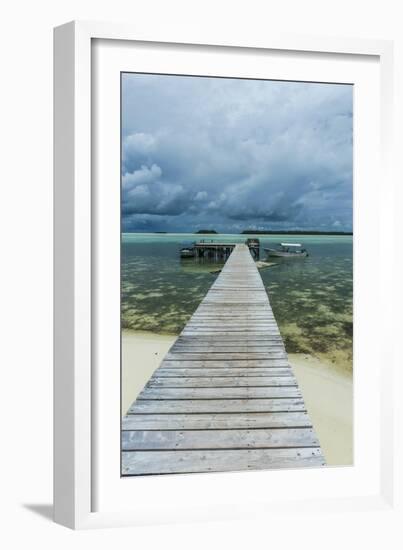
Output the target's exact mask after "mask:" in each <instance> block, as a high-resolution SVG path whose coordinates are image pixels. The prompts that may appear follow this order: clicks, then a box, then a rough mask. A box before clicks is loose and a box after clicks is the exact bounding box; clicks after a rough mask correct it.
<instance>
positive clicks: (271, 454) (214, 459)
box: [122, 447, 325, 475]
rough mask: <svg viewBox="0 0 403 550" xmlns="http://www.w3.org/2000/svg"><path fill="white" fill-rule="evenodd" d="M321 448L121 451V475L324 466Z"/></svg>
mask: <svg viewBox="0 0 403 550" xmlns="http://www.w3.org/2000/svg"><path fill="white" fill-rule="evenodd" d="M324 465H325V461H324V459H323V456H322V453H321V451H320V448H319V447H317V448H314V447H310V448H307V449H244V450H237V451H229V450H225V451H218V450H215V451H153V452H147V451H145V452H144V451H143V452H139V451H124V452H123V453H122V473H123V474H124V475H150V474H173V473H196V472H228V471H238V470H268V469H284V468H316V467H320V466H324Z"/></svg>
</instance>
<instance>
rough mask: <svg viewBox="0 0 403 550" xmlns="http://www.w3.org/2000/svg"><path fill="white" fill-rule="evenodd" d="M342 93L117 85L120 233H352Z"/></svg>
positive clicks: (160, 82)
mask: <svg viewBox="0 0 403 550" xmlns="http://www.w3.org/2000/svg"><path fill="white" fill-rule="evenodd" d="M352 109H353V106H352V87H351V86H349V85H334V84H310V83H298V82H273V81H257V80H238V79H221V78H199V77H187V76H158V75H141V74H124V75H123V76H122V149H123V150H122V187H123V192H122V201H123V202H122V217H123V230H124V231H168V232H171V231H172V232H187V231H195V230H197V229H209V228H212V229H216V230H217V231H220V232H226V233H232V232H234V233H236V232H239V231H242V230H243V229H249V228H253V229H274V230H276V229H277V230H278V229H314V230H324V231H328V230H334V231H336V230H337V231H351V230H352V140H353V134H352Z"/></svg>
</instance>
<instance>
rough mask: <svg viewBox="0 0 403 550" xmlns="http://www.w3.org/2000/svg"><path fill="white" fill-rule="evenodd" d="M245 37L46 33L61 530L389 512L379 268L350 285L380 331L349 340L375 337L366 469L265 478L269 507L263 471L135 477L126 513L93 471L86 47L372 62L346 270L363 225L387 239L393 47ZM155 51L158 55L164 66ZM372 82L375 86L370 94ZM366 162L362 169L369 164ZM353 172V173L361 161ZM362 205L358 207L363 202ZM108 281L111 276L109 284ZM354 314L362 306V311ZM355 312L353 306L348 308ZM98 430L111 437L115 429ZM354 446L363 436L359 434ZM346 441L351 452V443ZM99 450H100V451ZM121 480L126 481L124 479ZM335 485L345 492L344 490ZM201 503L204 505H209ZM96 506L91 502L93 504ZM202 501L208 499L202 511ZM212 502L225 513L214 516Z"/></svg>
mask: <svg viewBox="0 0 403 550" xmlns="http://www.w3.org/2000/svg"><path fill="white" fill-rule="evenodd" d="M248 36H249V38H247V39H246V38H244V39H241V38H239V37H230V36H229V33H226V34H225V38H222V37H219V38H218V37H215V36H213V35H212V34H211V33H209V32H208V31H204V32H203V33H202V36H200V37H194V36H188V35H187V33H186V30H183V32H181V33H180V35H179V34H178V33H175V36H170V34H169V31H167V33H166V35H164V36H158V37H156V36H150V35H148V34H147V33H146V32H142V31H141V30H138V29H136V28H133V27H131V26H130V25H118V24H109V23H90V22H72V23H68V24H66V25H63V26H61V27H58V28H56V29H55V39H54V61H55V65H54V69H55V70H54V86H55V103H54V110H55V111H54V114H55V147H54V158H55V173H54V177H55V228H54V230H55V269H54V275H55V335H54V343H55V369H54V464H55V468H54V505H55V521H56V522H58V523H61V524H63V525H66V526H68V527H71V528H90V527H105V526H112V525H115V526H117V525H141V524H150V523H154V522H155V523H162V522H179V521H197V520H200V519H210V520H211V519H212V520H214V519H220V518H221V519H224V518H236V517H261V516H263V515H264V514H265V513H268V511H269V510H270V511H274V510H277V511H278V510H279V509H281V505H282V504H284V502H286V503H287V506H288V510H289V511H290V513H298V511H301V510H302V509H303V508H305V507H306V505H307V502H309V503H310V508H311V510H312V511H313V512H315V511H317V510H323V509H328V510H335V509H338V508H340V507H343V506H345V505H346V503H348V506H349V508H351V509H357V510H366V509H374V508H375V509H384V508H385V507H388V506H391V505H392V502H393V467H392V465H393V448H394V447H393V431H392V428H391V418H392V417H393V414H394V409H393V402H392V399H391V395H390V393H387V388H388V386H389V385H390V384H391V380H392V375H393V366H394V361H395V357H394V355H393V348H391V347H387V346H386V345H385V349H386V350H387V351H386V352H385V353H386V355H385V354H384V355H383V359H384V360H383V362H382V365H381V367H382V368H379V367H380V355H379V349H378V348H379V347H380V346H381V345H382V343H384V344H386V342H387V338H388V330H389V329H390V328H391V327H390V323H391V322H392V319H391V318H388V315H387V311H388V305H387V304H388V297H389V292H392V289H393V285H394V284H395V283H394V280H393V274H392V273H391V272H389V271H388V270H386V269H379V270H374V273H373V274H372V275H371V276H368V282H367V286H366V287H365V284H364V283H362V291H360V292H358V293H356V295H355V299H357V300H360V299H361V300H362V299H363V298H364V299H365V296H366V293H369V292H370V291H371V289H373V288H374V287H375V286H376V285H382V289H383V291H382V293H379V295H378V294H377V295H376V296H374V299H373V307H374V308H375V310H376V311H377V318H378V323H380V324H381V325H382V329H381V330H380V331H377V332H376V333H374V332H372V333H371V332H368V330H369V328H368V326H364V325H365V322H364V321H363V324H362V329H361V331H360V332H361V335H359V337H360V338H361V339H362V340H364V339H365V338H367V340H368V341H370V342H371V341H372V340H373V336H376V337H377V338H378V341H377V343H376V345H377V346H378V347H377V348H376V349H375V348H374V347H373V348H371V350H370V351H371V352H372V353H371V355H370V354H369V351H368V356H365V352H364V353H363V354H362V358H363V359H364V360H366V359H367V360H368V361H370V362H371V361H372V364H373V369H372V371H371V370H370V372H369V376H368V379H369V382H368V384H370V385H369V386H368V388H367V389H368V391H369V392H370V393H371V392H372V393H371V395H372V397H374V398H375V399H377V400H379V402H377V405H376V406H374V409H376V417H375V416H374V418H372V417H371V421H374V422H375V426H379V433H377V435H376V437H375V436H374V438H373V441H374V447H373V455H374V456H373V460H372V461H371V460H369V461H368V464H370V466H368V465H366V464H362V463H360V460H358V463H357V464H355V465H354V467H352V468H350V469H349V470H347V469H344V470H343V469H341V468H339V469H337V468H336V469H333V471H332V472H330V473H329V474H322V473H321V472H318V471H298V472H295V471H294V472H287V473H283V472H282V473H281V474H280V473H278V472H271V473H270V474H271V476H272V477H271V478H270V479H271V483H272V486H273V495H274V496H272V497H270V498H269V496H268V495H262V494H260V493H259V487H260V486H262V483H264V482H265V479H267V472H247V473H234V474H232V473H231V474H214V476H213V479H212V480H210V481H209V479H208V478H211V475H210V474H207V475H204V476H202V477H200V476H197V475H195V476H194V475H192V476H163V477H158V476H157V477H149V478H143V479H141V480H137V485H136V488H135V489H133V485H131V488H130V489H129V491H134V490H135V492H136V495H137V496H138V495H139V494H141V495H142V496H143V497H144V499H143V500H142V505H141V506H139V505H135V504H134V503H132V504H130V502H128V501H127V499H126V498H125V497H123V496H122V498H120V495H121V494H122V493H121V492H120V488H119V487H118V485H119V483H118V481H116V483H115V481H113V478H114V476H115V477H116V475H118V474H119V475H120V472H118V474H117V473H116V472H113V473H112V472H110V469H111V464H113V460H115V459H111V461H110V462H109V461H108V460H106V461H103V464H101V465H100V464H99V462H98V460H97V452H98V453H99V450H100V445H104V443H101V444H100V443H99V441H98V440H99V433H97V432H99V430H96V429H95V427H96V426H97V415H98V414H99V407H98V406H97V401H98V400H99V399H104V398H105V391H106V390H105V388H106V387H107V385H106V384H105V383H103V384H102V383H101V384H100V383H99V381H98V380H97V376H96V373H97V369H96V362H97V357H98V355H99V349H98V348H97V342H96V339H95V337H94V335H95V334H96V331H97V325H98V324H99V323H102V319H101V318H104V317H105V315H104V314H105V309H104V308H105V305H104V306H102V304H101V306H100V307H99V306H98V300H99V292H98V286H97V285H98V284H107V281H108V279H106V283H99V281H98V282H97V283H96V284H94V281H95V279H96V277H95V275H96V273H95V272H96V270H97V269H99V267H100V264H99V259H98V256H97V253H96V246H95V245H94V243H95V242H96V239H97V232H99V231H100V226H99V216H104V215H107V213H106V214H105V212H104V211H103V209H104V206H103V205H104V204H105V199H102V200H101V201H99V200H98V198H97V194H96V190H95V187H94V185H95V184H94V179H93V173H94V172H95V171H96V169H94V170H93V168H94V167H95V165H94V164H93V163H94V159H93V157H92V155H93V147H94V141H95V138H94V134H93V127H92V122H93V121H92V114H94V113H96V106H95V105H93V98H92V97H93V96H92V93H94V90H93V89H92V82H93V80H92V79H93V78H94V66H95V64H94V57H93V48H94V44H95V43H96V41H100V40H106V41H115V42H114V44H116V45H117V47H119V45H120V46H121V47H122V48H126V49H127V47H128V45H130V43H132V44H133V45H136V44H137V45H142V47H144V48H145V51H146V50H147V47H148V46H149V47H150V48H151V49H152V48H154V50H155V51H157V57H158V56H159V59H160V60H161V59H164V60H165V61H166V59H168V58H169V47H170V44H171V45H173V44H175V48H176V50H179V51H181V50H183V51H185V50H186V51H187V53H188V54H189V53H190V54H192V52H193V51H194V52H195V53H196V52H197V53H198V54H200V53H201V55H202V54H203V51H205V49H207V48H208V52H209V55H210V56H211V55H213V57H214V56H216V57H219V56H220V55H221V53H223V52H234V51H235V50H236V51H237V52H238V53H240V54H241V55H242V56H244V57H246V58H247V57H248V56H253V55H264V54H265V52H266V53H269V52H275V53H276V52H277V53H278V54H281V55H283V56H284V59H285V57H287V56H292V55H297V57H299V58H301V56H306V57H307V58H309V57H312V58H313V57H315V56H317V55H319V54H320V55H322V56H323V60H324V62H325V63H326V66H327V65H328V64H330V67H329V69H327V70H328V71H329V73H331V72H332V69H331V64H332V62H335V63H337V62H339V61H340V62H342V61H343V60H348V59H350V57H351V58H352V57H353V56H355V57H357V56H359V57H360V59H361V60H362V62H363V63H364V64H365V62H366V60H368V61H370V60H372V61H373V62H374V63H375V65H376V69H375V70H374V71H372V73H371V74H372V76H371V77H370V78H372V77H374V78H376V79H378V80H377V81H376V82H375V81H371V82H373V83H375V88H374V90H373V94H374V95H373V97H372V101H375V102H376V101H378V100H379V103H380V105H379V114H380V120H379V121H378V123H376V120H375V119H374V121H375V122H374V124H375V125H374V126H373V127H372V129H373V130H374V131H376V135H375V137H374V136H373V135H372V138H371V139H372V141H368V142H364V141H362V143H363V149H362V150H361V153H362V154H364V153H365V150H364V148H365V146H368V150H367V151H366V152H367V153H368V152H370V155H371V158H372V157H373V158H374V159H376V160H374V161H373V162H378V156H379V166H378V165H376V166H377V167H378V168H379V169H380V170H382V172H381V173H382V175H383V176H384V177H383V183H382V190H381V189H380V188H379V186H377V185H376V174H378V175H379V174H380V172H376V173H374V174H371V173H368V174H365V175H366V176H367V177H368V182H370V181H371V182H372V183H370V184H369V186H368V193H367V195H368V199H365V197H366V195H365V194H360V197H361V198H362V204H363V205H364V206H363V207H362V208H363V210H368V209H370V210H369V211H368V213H367V214H366V215H364V214H362V215H360V220H361V222H360V224H359V227H358V234H359V238H360V239H361V241H360V242H362V243H363V249H364V252H363V253H362V256H361V255H360V254H358V257H355V269H356V267H357V265H358V269H362V270H364V269H365V267H366V266H365V265H364V263H365V261H366V258H368V257H369V255H368V253H369V251H368V249H367V247H368V244H369V240H368V238H366V237H365V234H364V233H363V231H364V230H365V227H366V226H367V228H368V230H369V228H370V227H372V229H371V231H368V233H369V234H370V235H371V236H372V238H374V239H375V241H376V242H378V243H379V242H381V239H383V237H385V236H387V235H388V232H389V231H390V227H391V225H390V224H391V223H392V222H391V216H390V214H391V212H392V211H393V208H394V205H393V185H394V181H393V171H392V151H393V148H392V146H393V143H392V121H393V101H392V100H393V44H392V43H391V42H388V41H379V40H359V39H350V40H346V39H337V38H328V37H312V36H287V35H281V34H279V35H276V36H274V35H270V36H267V37H266V36H264V37H259V36H253V34H252V33H251V34H249V35H248ZM252 37H253V38H252ZM119 41H124V42H121V43H120V42H119ZM164 50H166V52H165V57H164ZM122 51H123V50H122ZM115 57H116V55H115ZM122 60H123V58H122ZM165 61H164V62H165ZM144 63H145V64H147V58H146V57H145V58H144V60H143V61H142V70H144V68H143V67H144V66H145V65H144ZM294 63H295V62H294ZM341 64H342V63H341ZM126 68H127V66H126ZM123 69H124V67H122V70H123ZM151 72H152V71H151ZM328 78H329V77H328ZM301 79H302V76H301ZM307 79H309V78H307ZM336 81H337V80H336ZM377 83H379V86H380V88H379V90H378V88H377V86H376V84H377ZM367 107H368V106H367ZM375 118H376V117H375ZM361 131H363V129H361ZM365 143H366V145H365ZM115 160H116V159H115ZM368 163H369V164H368V166H370V162H369V161H368ZM359 165H360V166H363V164H362V163H361V164H359ZM371 166H372V165H371ZM373 166H375V165H373ZM118 170H119V166H118ZM364 172H365V170H364ZM355 175H356V174H355ZM362 176H363V173H362V174H359V177H360V178H362ZM115 198H116V195H115ZM365 200H367V202H366V203H365ZM364 203H365V204H364ZM110 204H113V202H112V203H110ZM364 207H365V208H364ZM357 208H359V206H358V205H357V203H356V201H355V204H354V210H355V212H356V209H357ZM371 209H372V210H371ZM103 212H104V213H103ZM374 212H375V213H376V214H375V213H374ZM115 218H116V213H115ZM371 224H372V225H371ZM382 243H383V247H382V250H379V251H377V252H376V254H377V256H376V258H378V259H382V258H383V257H385V258H388V257H389V256H392V252H393V251H392V247H393V245H392V243H391V242H386V239H385V240H382ZM104 244H105V250H104V251H103V255H104V257H105V254H108V253H109V252H111V253H112V254H114V250H115V249H114V248H113V247H114V246H115V245H114V244H113V243H104ZM115 253H116V250H115ZM115 258H116V256H115ZM360 258H361V259H360ZM357 262H358V263H357ZM113 276H114V275H113V274H111V277H113ZM355 290H356V289H355ZM360 297H361V298H360ZM362 305H363V308H364V307H365V304H362ZM355 306H356V304H355ZM106 307H108V306H106ZM359 307H360V306H359V304H358V309H359ZM100 319H101V320H100ZM119 333H120V331H119ZM371 345H375V344H371ZM376 382H378V383H376ZM355 383H357V379H356V380H355ZM371 384H372V385H371ZM363 402H364V401H363ZM118 414H119V409H118ZM374 414H375V413H374ZM110 433H111V435H112V436H113V437H115V432H110ZM360 437H362V438H363V439H365V437H364V436H360ZM101 439H102V438H101ZM104 439H105V438H104ZM356 443H357V442H356ZM113 444H116V445H119V442H118V441H116V439H113V443H112V444H111V445H113ZM357 444H358V447H359V445H360V442H358V443H357ZM362 445H364V446H365V445H367V447H366V448H368V445H369V442H368V441H367V442H365V441H363V442H362ZM363 448H364V447H363ZM104 450H105V449H104V447H102V451H104ZM117 452H119V447H118V448H117ZM367 466H368V467H367ZM109 475H110V480H111V481H110V483H109V480H108V481H105V485H106V486H108V491H109V492H108V493H107V497H108V498H107V500H108V506H105V505H104V504H102V505H101V506H100V505H99V502H98V500H99V499H98V496H97V495H98V493H99V488H98V485H99V483H103V479H104V478H105V477H108V476H109ZM273 475H275V476H277V477H276V480H280V481H279V482H280V483H283V484H284V483H288V482H289V481H290V480H294V481H295V482H296V487H297V489H296V490H295V491H294V492H293V491H288V492H287V491H286V493H287V494H285V497H284V498H283V499H282V500H281V502H280V501H279V500H278V497H277V496H276V495H278V494H279V493H278V491H279V487H277V492H276V490H274V487H275V485H276V483H277V485H278V481H275V478H274V477H273ZM297 475H298V479H297V477H296V476H297ZM323 475H325V476H328V477H329V487H330V486H332V487H333V490H332V492H331V493H330V492H329V494H328V495H327V493H326V482H327V481H326V479H324V477H323ZM245 476H247V477H245ZM262 476H263V477H262ZM264 476H266V478H265V477H264ZM278 476H281V477H278ZM286 476H287V477H286ZM330 478H331V479H330ZM184 480H186V481H184ZM300 480H301V481H300ZM124 481H125V482H129V483H131V481H132V480H124ZM234 484H235V487H237V490H238V492H239V494H241V495H242V499H240V500H239V501H236V500H235V501H234V495H233V493H232V491H231V487H233V486H234ZM126 487H128V485H126ZM214 487H216V488H217V492H218V493H217V494H219V495H222V494H223V493H224V492H226V491H228V494H227V498H226V499H224V498H221V497H220V498H216V497H215V496H214V498H213V497H212V493H211V490H212V489H213V488H214ZM307 487H311V490H310V491H308V490H307ZM347 487H349V489H348V490H347ZM323 488H324V489H323ZM336 488H337V490H336ZM158 491H161V495H162V493H163V492H164V493H166V492H167V491H169V492H170V494H174V493H177V496H176V500H175V498H174V499H173V501H172V499H171V501H170V503H169V504H168V502H165V501H164V499H163V498H162V497H161V498H156V497H155V495H158ZM126 492H127V491H126ZM147 492H148V493H149V498H148V499H147ZM192 494H197V495H198V498H199V500H198V502H196V501H193V502H191V501H189V500H187V501H186V505H185V506H183V502H182V506H181V503H180V500H181V499H182V501H183V500H184V499H189V498H190V495H192ZM151 495H154V497H155V498H152V497H151ZM126 496H127V495H126ZM209 499H210V500H211V501H212V502H210V505H209ZM103 501H105V499H103ZM103 501H102V499H101V503H102V502H103ZM213 501H216V502H214V505H213ZM224 503H225V504H226V507H225V509H223V504H224Z"/></svg>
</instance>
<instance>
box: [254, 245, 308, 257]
mask: <svg viewBox="0 0 403 550" xmlns="http://www.w3.org/2000/svg"><path fill="white" fill-rule="evenodd" d="M264 251H265V252H267V255H268V256H273V257H277V258H306V257H307V256H309V254H308V251H307V250H306V249H305V248H303V246H302V244H300V243H280V244H279V245H277V247H276V248H265V249H264Z"/></svg>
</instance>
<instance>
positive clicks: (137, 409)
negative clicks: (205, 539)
mask: <svg viewBox="0 0 403 550" xmlns="http://www.w3.org/2000/svg"><path fill="white" fill-rule="evenodd" d="M196 42H197V41H196ZM196 42H195V40H194V39H192V38H191V37H187V36H185V35H184V36H182V37H148V36H143V35H141V33H140V34H138V33H137V32H135V31H133V30H132V29H131V28H130V27H127V26H119V25H109V24H99V23H96V24H93V23H70V24H67V25H64V26H62V27H59V28H57V29H56V30H55V519H56V521H58V522H60V523H63V524H65V525H68V526H70V527H75V528H85V527H92V526H94V527H95V526H105V525H127V524H143V523H150V522H161V521H164V522H171V521H179V520H180V521H187V520H193V519H195V518H196V517H197V518H198V519H200V518H206V519H207V518H210V519H211V518H215V519H220V518H229V517H237V516H238V515H242V517H254V516H258V515H259V514H261V513H263V511H264V510H265V511H267V510H269V509H274V508H275V507H276V506H278V505H279V503H283V502H287V503H290V506H292V507H294V509H295V510H296V511H298V509H299V508H301V507H303V506H304V502H306V499H307V498H309V499H310V501H311V502H312V501H313V502H314V503H315V505H316V506H317V507H318V508H319V507H322V508H323V506H328V507H329V509H330V508H332V507H333V508H334V507H337V505H338V504H337V503H339V502H341V501H346V500H349V501H350V503H352V505H353V506H354V505H355V504H354V503H356V506H357V507H361V508H362V507H365V506H384V505H385V503H386V502H388V499H390V498H391V486H392V478H391V476H392V470H391V469H390V468H389V467H388V464H390V461H391V460H392V456H393V452H392V439H391V431H390V429H388V420H387V418H388V416H389V415H390V414H391V412H393V408H392V407H393V404H392V402H391V400H390V399H389V398H388V399H387V398H386V395H385V393H384V392H385V387H386V386H385V384H384V382H383V381H385V380H388V379H390V377H391V374H392V367H393V356H392V352H391V350H389V351H388V352H386V353H389V356H388V357H386V356H385V349H386V347H384V346H383V342H384V339H386V338H387V330H386V329H387V324H388V322H390V320H388V318H387V315H386V309H385V302H384V296H383V295H382V293H381V291H380V288H381V285H382V286H385V284H387V278H388V277H390V275H388V274H387V273H386V272H385V271H384V270H383V269H382V268H381V266H382V262H381V258H382V257H383V256H384V255H385V254H387V253H388V251H389V252H390V244H388V243H387V242H386V243H385V240H384V237H385V235H387V231H388V222H387V220H386V221H385V216H387V211H388V209H389V208H391V207H392V205H391V203H390V197H391V194H390V193H387V192H386V191H385V186H387V185H390V186H391V185H392V184H393V179H392V177H390V179H389V180H388V181H387V182H385V179H388V178H387V177H386V175H387V174H391V161H390V153H389V150H390V140H391V119H392V107H391V101H390V98H391V94H392V88H391V78H392V46H391V44H390V43H388V42H383V41H361V40H351V41H345V40H337V39H325V38H314V37H287V36H268V37H263V38H262V39H260V38H256V39H255V40H254V41H253V40H251V41H250V42H249V41H248V42H246V41H242V40H240V41H237V40H236V39H235V40H233V41H230V42H228V43H226V42H223V41H221V40H219V41H217V40H216V38H215V37H208V36H207V35H206V37H205V39H204V41H203V42H202V43H196ZM381 177H382V188H381V186H380V179H381ZM388 201H389V202H388ZM381 243H382V246H381ZM369 307H370V309H371V312H373V316H372V315H371V316H369V315H368V308H369ZM374 316H375V317H376V319H377V322H376V323H374V322H373V318H374ZM380 326H382V327H383V328H382V330H380V328H379V327H380Z"/></svg>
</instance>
